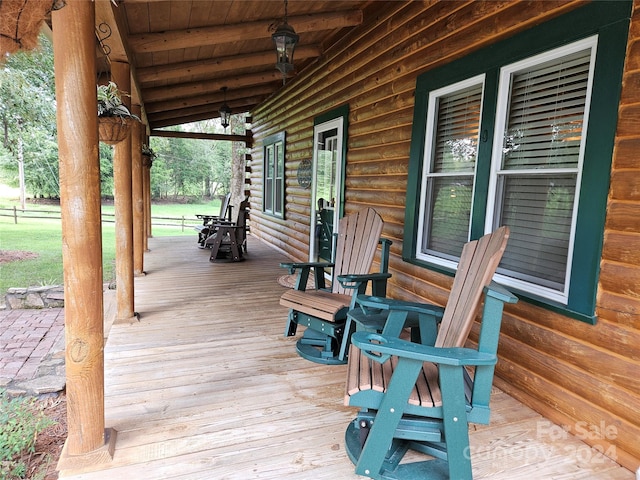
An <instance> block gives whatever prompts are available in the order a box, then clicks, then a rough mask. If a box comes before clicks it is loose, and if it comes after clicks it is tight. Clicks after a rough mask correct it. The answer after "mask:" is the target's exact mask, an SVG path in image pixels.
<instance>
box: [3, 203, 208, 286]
mask: <svg viewBox="0 0 640 480" xmlns="http://www.w3.org/2000/svg"><path fill="white" fill-rule="evenodd" d="M14 204H15V202H14V201H9V200H6V199H0V208H13V205H14ZM151 208H152V217H173V218H175V219H176V220H169V221H168V220H155V219H154V220H153V222H154V224H155V223H158V222H159V223H175V224H180V223H181V221H180V220H181V218H182V216H184V218H185V220H191V224H190V225H189V224H187V225H185V226H184V227H180V226H159V225H153V226H152V234H153V236H175V235H191V236H193V238H194V245H195V239H196V235H197V234H196V232H195V231H194V229H193V227H192V225H193V224H194V223H197V220H196V218H195V215H196V213H217V212H219V210H220V201H219V200H214V201H213V202H210V203H207V204H198V205H195V204H164V203H162V204H157V205H156V204H152V207H151ZM27 210H48V211H54V210H55V211H59V210H60V208H59V207H58V206H55V205H46V206H44V205H33V204H28V205H27ZM102 211H103V213H113V205H105V206H103V209H102ZM0 213H3V214H7V213H8V212H0ZM0 250H20V251H28V252H33V253H36V254H37V255H38V257H37V258H35V259H28V260H20V261H14V262H9V263H0V297H2V296H3V295H4V294H5V292H6V291H7V289H8V288H11V287H20V288H24V287H29V286H41V285H61V284H62V232H61V226H60V220H55V219H46V220H43V219H33V218H19V219H18V223H17V224H15V223H14V222H13V218H11V217H0ZM102 257H103V278H104V281H105V282H111V281H112V280H113V279H114V275H115V274H114V267H115V226H114V224H113V223H110V222H104V223H103V224H102Z"/></svg>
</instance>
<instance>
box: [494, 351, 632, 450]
mask: <svg viewBox="0 0 640 480" xmlns="http://www.w3.org/2000/svg"><path fill="white" fill-rule="evenodd" d="M501 345H502V342H501ZM501 348H502V346H500V347H499V352H500V349H501ZM499 357H500V358H499V360H498V364H497V367H496V375H497V376H498V379H497V380H496V382H495V383H496V386H498V388H500V389H502V390H503V391H504V392H505V393H507V394H509V395H511V396H513V397H514V398H516V399H519V400H520V401H523V402H527V404H528V405H531V406H532V407H533V408H534V409H535V410H536V411H538V412H539V413H540V414H542V415H543V416H545V417H546V418H549V419H550V420H551V421H552V422H555V423H558V424H560V425H563V426H566V427H567V428H568V429H569V431H570V432H572V433H574V434H575V433H577V431H576V427H577V426H578V425H581V426H583V428H584V427H586V426H587V425H593V426H595V427H598V426H600V425H601V424H602V422H604V424H605V425H608V426H615V427H616V436H615V438H609V439H607V438H606V436H605V435H604V434H603V435H602V437H604V438H600V437H598V436H594V437H597V438H589V437H588V436H585V435H583V436H584V437H587V438H583V440H584V441H585V442H586V443H588V444H591V445H593V444H594V443H595V444H598V443H601V442H603V441H610V442H615V443H616V445H618V446H619V445H625V448H627V449H628V451H629V452H630V453H631V454H632V455H635V456H636V457H637V455H639V454H640V446H639V445H638V442H634V441H633V438H634V437H636V438H637V435H640V429H638V427H637V425H634V424H633V423H632V422H629V421H626V420H624V419H621V418H620V417H618V416H615V415H613V414H612V413H611V412H610V411H608V410H606V409H605V408H600V407H598V406H597V405H594V404H593V403H591V402H589V401H587V400H585V399H584V398H582V397H581V396H580V395H576V394H574V393H573V392H572V391H571V390H570V389H568V388H566V387H565V386H563V385H558V384H557V383H555V382H553V381H550V380H547V379H545V378H543V377H539V376H536V375H534V374H533V373H531V372H530V371H529V370H527V369H526V368H524V367H522V366H521V365H519V364H517V363H515V362H513V361H511V360H510V358H512V357H510V358H507V357H506V356H503V355H502V353H501V352H500V353H499ZM523 393H524V395H523ZM579 422H586V423H587V425H585V423H579ZM618 448H619V447H618ZM605 450H606V449H605Z"/></svg>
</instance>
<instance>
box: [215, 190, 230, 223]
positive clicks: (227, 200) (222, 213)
mask: <svg viewBox="0 0 640 480" xmlns="http://www.w3.org/2000/svg"><path fill="white" fill-rule="evenodd" d="M230 202H231V194H230V193H227V194H226V195H225V197H224V199H223V200H222V204H221V205H220V214H219V215H218V217H217V218H218V220H224V219H226V218H227V210H228V209H229V203H230ZM229 220H231V219H230V218H229Z"/></svg>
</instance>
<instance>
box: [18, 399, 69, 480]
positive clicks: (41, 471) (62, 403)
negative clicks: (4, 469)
mask: <svg viewBox="0 0 640 480" xmlns="http://www.w3.org/2000/svg"><path fill="white" fill-rule="evenodd" d="M37 407H39V408H41V409H42V411H43V412H44V414H45V415H46V416H47V417H48V418H50V419H51V420H52V421H53V422H55V423H54V424H53V425H51V426H50V427H49V428H47V429H46V430H44V431H42V432H40V434H38V438H37V439H36V448H35V452H34V453H32V454H28V455H25V456H24V457H23V458H22V461H23V462H24V463H25V465H26V466H27V469H26V476H25V478H42V479H43V480H57V478H58V472H57V471H56V466H57V465H58V459H59V458H60V453H61V452H62V447H63V446H64V442H65V440H66V438H67V397H66V395H65V394H64V393H62V394H59V395H56V396H53V397H47V398H44V399H41V400H38V401H37ZM36 474H38V476H36Z"/></svg>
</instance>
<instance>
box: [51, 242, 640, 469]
mask: <svg viewBox="0 0 640 480" xmlns="http://www.w3.org/2000/svg"><path fill="white" fill-rule="evenodd" d="M150 248H151V251H150V252H149V253H147V255H146V257H145V271H146V272H147V275H146V276H145V277H140V278H137V279H136V284H135V288H136V305H135V309H136V311H137V312H139V313H140V315H141V317H140V321H139V322H135V323H128V322H127V323H120V324H118V323H116V324H114V325H113V326H112V327H111V330H110V332H109V338H108V341H107V344H106V347H105V395H106V399H105V415H106V426H107V427H111V428H115V429H116V430H117V432H118V437H117V443H116V452H115V456H114V458H113V460H112V462H110V463H109V464H103V465H100V466H96V471H93V472H84V473H82V472H71V471H63V472H61V474H60V478H64V479H73V480H81V479H82V480H95V479H110V480H111V479H114V478H122V479H129V478H132V479H133V478H136V479H181V480H187V479H216V480H221V479H242V480H247V479H256V478H265V479H285V478H286V479H301V480H302V479H305V480H306V479H308V480H312V479H313V480H316V479H331V480H348V479H357V478H362V477H358V476H356V475H355V474H354V473H353V468H354V467H353V465H352V464H351V462H350V461H349V459H348V458H347V456H346V453H345V451H344V447H343V445H344V439H343V436H344V431H345V428H346V427H347V424H348V423H349V421H350V420H351V419H352V418H353V417H354V415H355V411H354V410H353V409H351V408H347V407H344V406H343V404H342V401H343V395H344V392H343V389H344V381H345V376H346V366H323V365H316V364H314V363H311V362H308V361H306V360H303V359H302V358H300V357H299V356H298V355H297V354H296V352H295V346H294V344H295V340H294V339H293V338H285V337H284V336H283V331H284V325H285V319H286V315H287V311H286V309H285V308H283V307H281V306H280V305H279V303H278V300H279V297H280V295H281V294H282V293H283V292H284V291H285V290H284V288H283V287H281V286H280V285H279V284H278V283H277V278H278V277H279V276H281V275H283V274H285V273H287V272H286V271H285V270H283V269H281V268H279V267H278V265H279V263H280V262H281V261H286V260H287V259H286V258H285V257H284V256H282V255H281V254H279V253H277V252H276V251H274V250H272V249H271V248H269V247H268V246H266V245H265V244H262V243H261V242H259V241H258V240H256V239H255V238H251V237H250V238H249V253H248V254H247V259H246V261H244V262H241V263H210V262H209V261H208V259H209V251H208V250H207V251H204V250H200V249H198V248H197V246H196V241H195V236H194V238H191V237H161V238H153V239H151V241H150ZM493 402H494V403H493V409H492V411H493V418H492V423H491V425H489V426H477V427H475V426H472V435H471V447H472V454H473V468H474V477H475V478H476V480H477V479H492V480H503V479H504V480H507V479H508V480H514V479H518V478H527V479H528V478H566V479H625V480H631V479H633V478H634V476H633V474H632V473H631V472H629V471H628V470H625V469H623V468H621V467H619V466H617V465H616V464H615V463H613V462H611V461H610V460H608V459H607V458H604V457H602V456H600V455H599V454H598V453H597V452H595V451H594V450H592V449H590V448H589V447H588V446H586V445H585V444H583V443H582V442H580V441H579V440H577V439H575V438H573V437H571V436H569V435H568V434H567V437H568V438H567V439H563V440H559V439H558V438H557V435H553V434H552V432H556V433H557V431H558V430H557V429H558V428H559V427H555V426H553V425H552V424H551V423H550V422H548V421H546V420H545V419H544V418H543V417H541V416H540V415H538V414H536V413H535V412H533V411H532V410H530V409H528V408H526V407H524V406H522V405H521V404H519V403H518V402H517V401H515V400H514V399H512V398H511V397H509V396H507V395H506V394H504V393H503V392H501V391H499V390H496V391H495V393H494V396H493ZM98 469H101V470H98Z"/></svg>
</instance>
